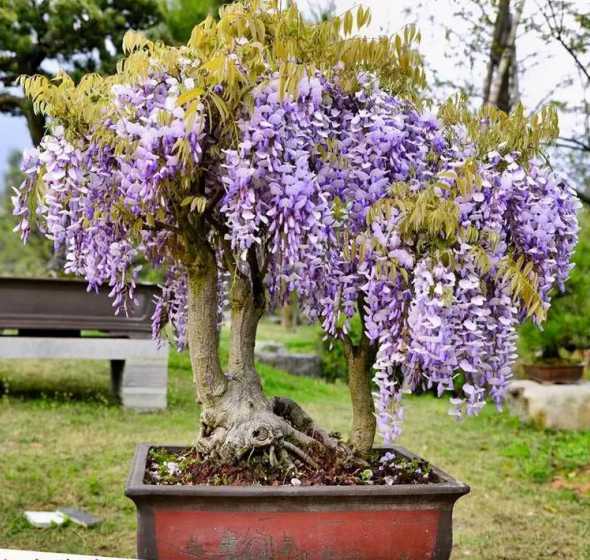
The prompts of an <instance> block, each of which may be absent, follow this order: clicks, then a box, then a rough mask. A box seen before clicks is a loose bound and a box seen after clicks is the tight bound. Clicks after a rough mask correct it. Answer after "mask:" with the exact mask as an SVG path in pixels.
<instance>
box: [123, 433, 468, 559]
mask: <svg viewBox="0 0 590 560" xmlns="http://www.w3.org/2000/svg"><path fill="white" fill-rule="evenodd" d="M150 447H153V446H152V445H150V444H141V445H139V446H138V448H137V451H136V454H135V459H134V462H133V468H132V471H131V474H130V476H129V479H128V481H127V487H126V489H125V494H126V495H127V496H128V497H129V498H131V499H132V500H133V501H134V502H135V505H136V507H137V519H138V528H137V554H138V557H140V558H143V559H145V560H155V559H160V560H164V559H165V560H213V559H216V560H218V559H221V558H223V559H226V560H231V559H235V560H238V559H240V560H328V559H334V560H353V559H354V560H369V559H370V560H385V559H387V560H392V559H399V560H401V559H404V560H426V559H433V560H434V559H436V560H443V559H447V558H449V556H450V553H451V548H452V540H453V538H452V510H453V505H454V503H455V501H456V500H457V499H458V498H460V497H461V496H463V495H464V494H467V493H468V492H469V487H468V486H467V485H465V484H463V483H461V482H458V481H456V480H454V479H453V478H451V477H450V476H449V475H447V474H446V473H444V472H442V471H440V470H439V469H436V468H434V472H435V473H436V474H437V476H438V477H439V479H440V482H439V483H436V484H425V485H406V484H404V485H397V486H311V487H310V486H308V487H294V486H280V487H269V486H266V487H260V486H259V487H253V486H154V485H147V484H144V483H143V480H144V473H145V466H146V459H147V454H148V451H149V449H150ZM167 448H168V449H170V450H177V449H182V448H180V447H170V446H167ZM394 449H395V451H397V452H398V453H401V454H402V455H404V456H405V457H408V458H415V455H412V454H411V453H409V452H408V451H406V450H405V449H403V448H400V447H396V448H394Z"/></svg>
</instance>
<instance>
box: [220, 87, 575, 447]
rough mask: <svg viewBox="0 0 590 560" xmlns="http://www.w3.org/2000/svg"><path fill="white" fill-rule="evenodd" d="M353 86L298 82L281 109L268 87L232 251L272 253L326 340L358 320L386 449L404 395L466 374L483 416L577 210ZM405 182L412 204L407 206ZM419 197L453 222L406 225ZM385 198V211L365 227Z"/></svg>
mask: <svg viewBox="0 0 590 560" xmlns="http://www.w3.org/2000/svg"><path fill="white" fill-rule="evenodd" d="M359 81H360V83H361V88H360V90H359V91H358V92H357V93H356V94H355V95H353V96H351V95H346V94H344V93H343V92H342V90H340V89H339V88H338V84H337V81H336V83H334V82H332V83H327V82H326V81H325V80H322V79H315V80H313V81H311V83H313V86H312V87H309V83H310V82H308V81H306V82H305V83H303V84H302V87H301V88H300V91H301V94H300V96H299V97H298V98H297V100H293V99H290V100H287V101H283V100H281V99H280V97H279V96H278V93H277V89H276V84H274V85H273V84H272V83H271V84H270V85H268V86H266V88H265V89H263V90H261V91H260V92H258V94H257V96H256V98H255V108H254V110H253V111H252V113H250V114H248V116H247V117H246V118H245V119H243V120H242V121H241V122H240V129H241V131H242V141H241V143H240V145H239V147H238V149H237V150H234V151H231V152H228V154H227V168H228V175H227V179H226V184H227V194H226V198H225V201H224V207H223V211H224V212H225V213H226V215H227V217H228V220H229V221H230V223H231V224H232V225H233V227H231V228H230V231H231V238H232V243H233V245H234V248H235V249H236V250H237V251H240V250H244V249H246V248H247V247H250V246H251V245H252V244H258V245H260V246H263V247H264V246H268V247H269V250H270V254H269V260H270V270H271V271H272V273H271V274H269V275H268V281H269V285H270V286H271V288H272V293H274V294H275V295H278V296H280V291H279V287H282V288H283V290H284V292H286V291H288V290H289V289H294V290H296V291H297V292H298V293H299V296H300V298H301V303H302V306H303V309H304V311H305V312H306V314H307V315H308V316H309V317H310V318H312V319H314V320H319V321H320V322H321V323H322V325H323V328H324V329H325V331H326V332H327V333H328V334H329V335H331V336H336V337H337V336H340V335H343V334H346V332H347V330H348V323H349V320H350V319H351V318H352V317H353V316H354V315H355V314H356V313H361V314H362V316H363V319H364V320H363V324H364V328H365V334H366V336H367V337H368V338H369V339H370V340H372V341H373V342H374V344H375V345H376V348H377V359H376V364H375V372H376V373H375V382H376V386H377V393H376V404H377V407H376V408H377V418H378V425H379V428H380V431H381V433H382V435H384V437H385V439H386V440H391V439H393V438H394V437H395V436H397V435H398V433H399V428H400V420H401V417H402V413H401V410H400V408H399V406H398V403H399V401H400V398H401V391H402V389H403V387H404V386H406V388H408V389H410V390H412V389H416V388H418V387H422V386H426V387H435V388H436V390H437V392H438V394H439V395H442V394H443V393H444V392H445V391H453V390H454V388H455V384H456V381H457V379H459V378H462V379H463V383H462V386H461V387H460V389H459V392H460V396H458V397H456V398H454V399H452V402H453V404H454V405H455V406H454V409H453V411H452V413H453V414H457V415H459V414H461V413H462V410H466V412H467V413H468V414H474V413H476V412H478V411H479V410H480V409H481V407H482V406H483V404H484V402H485V401H484V399H485V396H486V394H489V395H490V396H491V398H492V399H493V400H494V401H495V402H496V403H497V404H498V405H500V404H501V402H502V399H503V396H504V392H505V390H506V387H507V382H508V380H509V378H510V376H511V369H512V365H513V363H514V360H515V357H516V348H515V338H516V334H515V332H516V331H515V328H516V326H517V324H518V323H519V321H521V320H522V319H524V318H525V317H526V316H527V315H528V314H530V312H531V308H532V311H533V312H536V315H535V316H537V317H540V316H541V315H542V314H543V312H544V311H546V309H547V308H548V307H549V304H550V291H551V289H552V288H553V287H554V286H556V285H558V286H562V285H563V281H564V280H565V278H567V274H568V272H569V270H570V266H571V265H570V264H569V259H570V257H571V254H572V251H573V248H574V245H575V242H576V234H577V221H576V208H577V203H576V201H575V198H574V197H573V194H572V191H571V190H570V189H569V187H568V186H567V185H565V184H563V183H562V182H559V181H557V180H555V179H554V178H553V177H552V176H551V175H550V174H549V173H547V172H543V171H542V170H541V169H540V168H539V165H538V163H536V162H532V163H530V164H528V166H527V167H525V166H523V165H522V164H520V163H519V156H518V154H517V153H506V154H504V155H503V156H502V155H500V153H499V152H493V153H489V154H487V155H485V156H484V157H482V158H479V159H478V158H476V157H474V154H475V153H476V149H475V145H474V142H475V139H473V140H471V139H469V138H468V137H466V133H465V131H464V130H461V129H455V130H445V129H444V127H443V126H442V125H441V124H440V123H439V122H438V121H437V119H436V118H434V117H432V116H431V115H422V114H420V113H419V112H418V111H416V109H415V108H414V107H413V106H412V105H411V104H408V103H405V102H403V101H401V100H399V99H396V98H394V97H392V96H390V95H388V94H386V93H385V92H383V91H382V90H381V89H380V88H379V87H378V85H377V84H376V83H375V82H374V80H371V79H370V77H367V76H360V80H359ZM469 166H470V167H469ZM463 167H469V168H470V169H471V177H470V180H471V181H472V182H473V185H472V187H471V188H470V189H467V190H461V189H460V188H459V187H458V184H459V183H460V182H461V180H462V177H461V173H462V171H463V170H462V168H463ZM396 183H404V184H405V185H406V187H407V188H406V189H405V191H404V193H405V194H404V196H405V197H406V198H407V199H408V200H410V201H413V203H414V204H413V206H412V208H411V209H409V208H408V207H405V208H404V205H403V204H397V201H396V195H395V194H392V185H394V184H396ZM421 197H422V198H421ZM421 200H422V201H424V200H430V204H431V206H432V207H428V209H429V211H431V212H432V214H435V213H436V212H437V206H438V211H440V212H443V213H447V214H448V215H447V216H446V217H443V218H441V220H440V223H439V224H438V228H437V229H434V230H433V231H424V230H425V229H426V230H428V228H431V229H432V227H431V225H430V224H426V222H428V217H423V218H421V219H422V221H423V222H425V224H422V225H420V226H418V227H414V229H412V228H411V227H408V223H407V222H408V220H409V219H411V214H412V213H414V214H416V213H418V214H419V213H420V212H421V211H422V208H421V207H420V201H421ZM377 203H383V204H388V205H389V207H388V208H387V211H382V212H377V213H376V215H377V217H376V218H375V217H373V218H371V219H369V214H370V212H371V209H372V208H374V207H375V205H376V204H377ZM444 203H446V206H445V205H444ZM425 208H427V207H426V206H425ZM425 211H426V210H425ZM449 223H450V224H451V225H452V232H445V231H444V228H445V227H446V224H449ZM435 225H437V224H436V222H435ZM441 230H442V231H441ZM474 232H476V233H475V234H474ZM265 235H266V236H267V237H265ZM443 254H444V257H445V258H446V261H447V262H446V263H445V262H444V260H445V259H443ZM519 258H521V259H522V260H523V262H526V263H529V264H528V269H525V270H524V272H523V271H521V270H520V269H518V262H520V261H518V259H519ZM509 264H510V265H511V266H512V267H513V268H514V267H516V270H514V271H513V272H514V273H515V274H518V275H519V279H517V280H516V282H517V283H518V282H519V280H521V281H522V282H524V283H525V284H526V283H528V284H531V285H534V290H535V295H536V296H538V298H537V299H535V302H534V303H533V302H532V300H531V301H528V300H527V296H526V295H525V294H520V296H519V294H518V293H515V290H514V289H513V287H512V286H511V282H512V280H513V277H510V274H509V273H508V272H507V267H508V266H509ZM284 292H283V293H284ZM528 297H532V296H530V295H529V296H528Z"/></svg>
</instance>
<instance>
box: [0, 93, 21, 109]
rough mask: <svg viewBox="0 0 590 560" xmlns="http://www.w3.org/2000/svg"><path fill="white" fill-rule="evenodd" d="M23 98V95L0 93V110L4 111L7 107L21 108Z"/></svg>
mask: <svg viewBox="0 0 590 560" xmlns="http://www.w3.org/2000/svg"><path fill="white" fill-rule="evenodd" d="M24 103H25V100H24V98H23V97H18V96H16V95H11V94H10V93H0V111H2V112H4V111H7V110H8V109H21V110H22V108H23V105H24Z"/></svg>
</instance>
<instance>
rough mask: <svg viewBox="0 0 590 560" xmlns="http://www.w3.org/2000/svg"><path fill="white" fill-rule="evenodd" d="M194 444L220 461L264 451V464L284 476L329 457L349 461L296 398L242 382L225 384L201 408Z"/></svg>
mask: <svg viewBox="0 0 590 560" xmlns="http://www.w3.org/2000/svg"><path fill="white" fill-rule="evenodd" d="M196 448H197V451H198V452H199V453H201V454H202V455H204V456H207V457H209V458H210V459H211V460H213V461H215V462H218V463H219V464H231V463H234V464H235V463H236V462H237V461H239V460H240V459H242V458H248V460H250V459H253V457H254V456H256V457H257V458H259V459H260V458H261V457H263V458H264V461H265V463H266V464H267V465H268V468H270V469H278V470H280V471H281V472H283V473H285V476H287V475H288V474H289V473H297V472H299V471H300V470H301V469H304V470H306V469H309V468H312V469H316V470H318V469H319V468H320V464H323V462H324V460H328V457H329V458H330V459H329V460H339V461H340V460H344V461H348V460H349V459H350V458H351V457H352V455H353V454H352V450H350V449H348V448H346V447H345V446H343V445H342V444H341V443H340V442H339V440H338V439H336V438H334V437H331V436H330V435H329V434H328V433H327V432H326V431H325V430H323V429H322V428H320V427H319V426H317V425H316V424H315V422H314V421H313V420H312V418H311V417H310V416H309V415H308V414H307V413H306V412H305V411H304V410H303V409H302V408H301V407H300V406H299V405H298V404H297V403H295V402H294V401H292V400H291V399H288V398H282V397H275V398H273V399H271V400H268V399H266V398H265V397H264V395H263V393H262V390H261V388H259V387H258V388H256V387H252V385H249V384H247V383H244V384H239V383H232V384H230V385H229V387H228V391H227V392H226V394H225V395H224V397H223V399H222V400H221V401H219V402H217V403H215V406H213V407H209V408H205V409H203V412H202V415H201V431H200V436H199V439H198V441H197V444H196ZM337 458H340V459H337Z"/></svg>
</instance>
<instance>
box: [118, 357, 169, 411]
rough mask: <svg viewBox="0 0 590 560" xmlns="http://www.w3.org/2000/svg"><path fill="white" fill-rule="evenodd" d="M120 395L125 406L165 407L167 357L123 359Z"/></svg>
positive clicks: (146, 408)
mask: <svg viewBox="0 0 590 560" xmlns="http://www.w3.org/2000/svg"><path fill="white" fill-rule="evenodd" d="M124 364H125V366H124V368H123V379H122V383H121V389H120V396H121V402H122V403H123V406H124V407H125V408H130V409H134V410H145V411H148V410H159V409H164V408H166V392H167V389H168V359H167V358H166V359H162V358H151V359H150V358H145V359H129V360H125V362H124Z"/></svg>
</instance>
